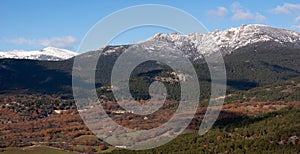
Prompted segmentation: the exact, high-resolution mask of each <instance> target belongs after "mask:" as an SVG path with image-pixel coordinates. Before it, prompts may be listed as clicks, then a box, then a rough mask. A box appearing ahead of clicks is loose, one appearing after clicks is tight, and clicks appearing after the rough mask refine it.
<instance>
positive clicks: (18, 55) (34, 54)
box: [0, 47, 78, 61]
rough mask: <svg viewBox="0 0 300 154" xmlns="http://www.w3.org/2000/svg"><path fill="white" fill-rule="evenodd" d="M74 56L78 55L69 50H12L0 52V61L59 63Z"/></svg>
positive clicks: (49, 48) (52, 48) (48, 48)
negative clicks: (28, 60)
mask: <svg viewBox="0 0 300 154" xmlns="http://www.w3.org/2000/svg"><path fill="white" fill-rule="evenodd" d="M76 55H78V53H76V52H73V51H70V50H66V49H59V48H54V47H47V48H44V49H42V50H39V51H24V50H12V51H7V52H0V59H4V58H11V59H31V60H47V61H59V60H65V59H69V58H72V57H74V56H76Z"/></svg>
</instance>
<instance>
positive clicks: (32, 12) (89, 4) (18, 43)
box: [0, 0, 300, 51]
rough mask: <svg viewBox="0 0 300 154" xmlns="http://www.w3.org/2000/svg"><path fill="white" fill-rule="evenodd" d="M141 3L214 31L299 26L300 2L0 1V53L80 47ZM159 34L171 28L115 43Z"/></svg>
mask: <svg viewBox="0 0 300 154" xmlns="http://www.w3.org/2000/svg"><path fill="white" fill-rule="evenodd" d="M141 4H164V5H169V6H173V7H176V8H179V9H182V10H184V11H186V12H188V13H190V14H191V15H193V16H194V17H196V18H197V19H198V20H199V21H201V22H202V23H203V24H204V25H205V26H206V27H207V28H208V30H209V31H214V30H216V29H220V30H224V29H227V28H230V27H238V26H240V25H242V24H254V23H260V24H266V25H270V26H274V27H280V28H285V29H291V30H296V31H299V30H300V1H299V0H288V1H287V0H285V1H284V0H276V1H274V0H272V1H271V0H265V1H262V0H252V1H246V0H239V1H237V0H227V1H224V0H215V1H213V2H209V1H199V0H190V1H184V0H180V1H179V0H160V1H158V0H151V1H146V0H139V1H137V0H131V1H124V0H122V1H121V0H118V1H116V0H115V1H104V0H89V1H84V0H1V1H0V17H1V18H0V51H6V50H12V49H18V50H20V49H24V50H36V49H41V48H43V47H46V46H54V47H59V48H68V49H72V50H76V48H77V46H78V44H79V43H80V41H81V39H82V38H83V37H84V35H85V34H86V32H87V31H88V30H89V29H90V28H91V27H92V26H93V25H94V24H95V23H97V22H98V21H99V20H101V19H102V18H104V17H105V16H108V15H109V14H111V13H113V12H115V11H117V10H119V9H122V8H125V7H130V6H134V5H141ZM171 18H172V17H171ZM124 20H126V19H124ZM158 32H164V33H170V32H171V31H169V30H166V29H162V28H157V27H144V28H138V29H134V30H131V31H128V32H126V33H124V34H123V35H121V36H119V37H118V38H116V39H114V41H113V42H112V44H128V43H134V42H138V41H140V40H145V39H147V38H149V37H151V36H152V35H154V34H155V33H158Z"/></svg>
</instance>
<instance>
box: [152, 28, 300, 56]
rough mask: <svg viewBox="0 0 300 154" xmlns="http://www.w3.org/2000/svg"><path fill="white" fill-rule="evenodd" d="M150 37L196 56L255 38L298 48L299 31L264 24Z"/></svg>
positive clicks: (229, 49) (233, 47)
mask: <svg viewBox="0 0 300 154" xmlns="http://www.w3.org/2000/svg"><path fill="white" fill-rule="evenodd" d="M151 40H160V41H165V42H169V43H172V44H174V46H175V47H176V48H179V49H180V50H181V51H183V52H184V53H185V54H186V55H188V56H190V57H192V59H194V60H196V59H198V58H200V57H202V56H203V55H209V54H211V53H213V52H216V51H220V52H221V53H222V54H223V55H225V54H230V53H231V52H233V51H235V50H236V49H239V48H241V47H244V46H247V45H249V44H254V43H259V42H270V41H272V42H277V43H279V44H284V45H290V46H293V47H296V48H300V33H299V32H295V31H291V30H285V29H280V28H274V27H270V26H266V25H258V24H254V25H242V26H241V27H238V28H230V29H228V30H225V31H220V30H216V31H214V32H210V33H207V34H198V33H191V34H188V35H182V34H177V33H173V34H162V33H159V34H156V35H154V36H153V37H152V38H150V39H148V41H151Z"/></svg>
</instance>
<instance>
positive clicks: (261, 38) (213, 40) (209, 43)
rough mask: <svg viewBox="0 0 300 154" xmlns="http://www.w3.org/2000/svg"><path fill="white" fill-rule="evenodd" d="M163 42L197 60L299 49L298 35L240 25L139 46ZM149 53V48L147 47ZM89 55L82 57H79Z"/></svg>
mask: <svg viewBox="0 0 300 154" xmlns="http://www.w3.org/2000/svg"><path fill="white" fill-rule="evenodd" d="M157 41H159V42H163V43H162V44H155V43H154V44H153V46H159V45H163V44H167V45H168V46H173V48H176V49H179V50H181V51H182V52H183V53H184V54H185V55H186V56H187V57H188V58H190V59H192V60H197V59H200V58H202V57H203V56H204V55H209V54H212V53H214V52H216V51H220V52H221V53H222V54H223V55H226V54H230V53H232V52H233V51H235V50H237V49H239V48H241V47H245V46H247V45H250V44H255V43H260V42H275V43H278V44H282V45H288V46H291V47H295V48H299V49H300V33H299V32H295V31H291V30H286V29H280V28H274V27H270V26H266V25H258V24H253V25H242V26H241V27H237V28H230V29H227V30H224V31H221V30H216V31H214V32H210V33H207V34H198V33H191V34H177V33H172V34H162V33H158V34H155V35H154V36H153V37H151V38H149V39H148V40H146V41H144V42H142V43H145V42H148V44H151V42H157ZM126 46H127V45H119V46H107V47H103V48H100V49H97V50H95V51H93V53H95V52H96V53H98V52H102V51H103V54H104V55H111V54H114V53H121V52H123V51H124V50H126V49H127V47H126ZM148 47H149V49H151V48H152V46H148ZM76 55H77V53H75V52H72V51H69V50H65V49H58V48H53V47H48V48H45V49H43V50H40V51H29V52H27V51H8V52H0V58H15V59H35V60H52V61H53V60H64V59H69V58H71V57H74V56H76ZM84 55H85V56H88V55H89V54H83V57H85V56H84Z"/></svg>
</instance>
